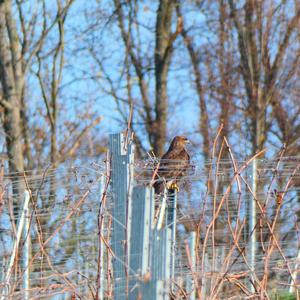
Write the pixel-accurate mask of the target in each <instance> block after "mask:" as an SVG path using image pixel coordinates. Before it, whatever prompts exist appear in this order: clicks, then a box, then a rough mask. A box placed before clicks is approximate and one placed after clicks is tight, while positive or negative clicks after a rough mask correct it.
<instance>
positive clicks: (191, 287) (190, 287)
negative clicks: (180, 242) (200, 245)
mask: <svg viewBox="0 0 300 300" xmlns="http://www.w3.org/2000/svg"><path fill="white" fill-rule="evenodd" d="M188 245H189V251H190V256H191V263H192V265H191V266H190V267H191V272H196V270H195V268H196V232H195V231H192V232H191V233H190V234H189V239H188ZM186 285H187V287H186V289H187V292H188V293H189V299H190V300H195V299H196V291H195V282H194V277H193V274H191V275H189V276H188V278H187V283H186Z"/></svg>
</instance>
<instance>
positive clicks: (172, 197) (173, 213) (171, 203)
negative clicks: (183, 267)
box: [167, 190, 177, 280]
mask: <svg viewBox="0 0 300 300" xmlns="http://www.w3.org/2000/svg"><path fill="white" fill-rule="evenodd" d="M176 206H177V192H176V191H175V190H170V192H169V193H168V216H167V218H168V221H167V225H168V227H169V228H170V229H171V241H170V245H169V247H170V248H171V249H170V250H171V261H170V264H171V266H170V278H171V279H172V280H173V279H174V278H175V255H176V253H175V252H176V248H175V247H176V217H177V210H176Z"/></svg>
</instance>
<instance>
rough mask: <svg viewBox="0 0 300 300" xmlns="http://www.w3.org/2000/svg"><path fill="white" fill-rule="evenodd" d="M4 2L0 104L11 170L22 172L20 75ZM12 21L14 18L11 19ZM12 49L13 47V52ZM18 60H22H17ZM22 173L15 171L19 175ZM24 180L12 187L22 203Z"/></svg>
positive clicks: (0, 37) (0, 6)
mask: <svg viewBox="0 0 300 300" xmlns="http://www.w3.org/2000/svg"><path fill="white" fill-rule="evenodd" d="M5 5H6V4H5V2H4V1H0V81H1V85H2V99H1V102H0V103H1V105H2V106H3V107H4V131H5V134H6V147H7V154H8V159H9V169H10V172H12V173H16V172H22V171H23V170H24V158H23V150H22V140H21V137H22V130H21V116H20V94H19V92H20V90H19V88H18V86H19V85H21V84H20V82H18V83H17V82H16V81H17V80H20V76H14V69H17V68H14V66H13V59H12V53H13V52H14V53H17V52H18V51H17V50H16V49H12V48H11V47H17V44H16V43H11V44H9V40H8V32H7V27H8V25H7V21H6V18H5V15H6V7H5ZM10 21H11V22H12V20H10ZM10 49H12V50H11V51H10ZM15 63H19V62H15ZM18 175H20V174H17V173H16V174H15V176H18ZM24 188H25V185H24V183H22V182H20V181H18V183H17V184H14V186H13V192H14V194H15V197H14V200H15V202H17V203H19V199H17V198H16V197H18V196H19V195H21V194H22V193H23V190H24Z"/></svg>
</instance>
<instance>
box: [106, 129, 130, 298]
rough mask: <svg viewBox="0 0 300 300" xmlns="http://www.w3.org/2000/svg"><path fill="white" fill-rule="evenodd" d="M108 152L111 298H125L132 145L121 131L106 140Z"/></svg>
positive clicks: (127, 267) (128, 254) (127, 270)
mask: <svg viewBox="0 0 300 300" xmlns="http://www.w3.org/2000/svg"><path fill="white" fill-rule="evenodd" d="M109 149H110V154H111V191H112V195H113V209H112V215H113V216H112V217H113V233H112V249H113V252H114V255H115V258H114V260H113V275H114V299H117V300H118V299H125V298H126V297H124V296H125V295H126V294H127V293H128V288H129V287H128V284H129V261H130V234H131V207H132V204H131V202H132V200H131V196H132V195H131V194H132V185H133V175H134V174H133V163H134V153H133V145H132V144H127V142H126V138H125V136H124V135H123V134H112V135H110V139H109Z"/></svg>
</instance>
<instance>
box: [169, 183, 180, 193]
mask: <svg viewBox="0 0 300 300" xmlns="http://www.w3.org/2000/svg"><path fill="white" fill-rule="evenodd" d="M170 189H171V190H176V192H177V193H178V192H179V187H178V185H177V183H172V184H171V186H170Z"/></svg>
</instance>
